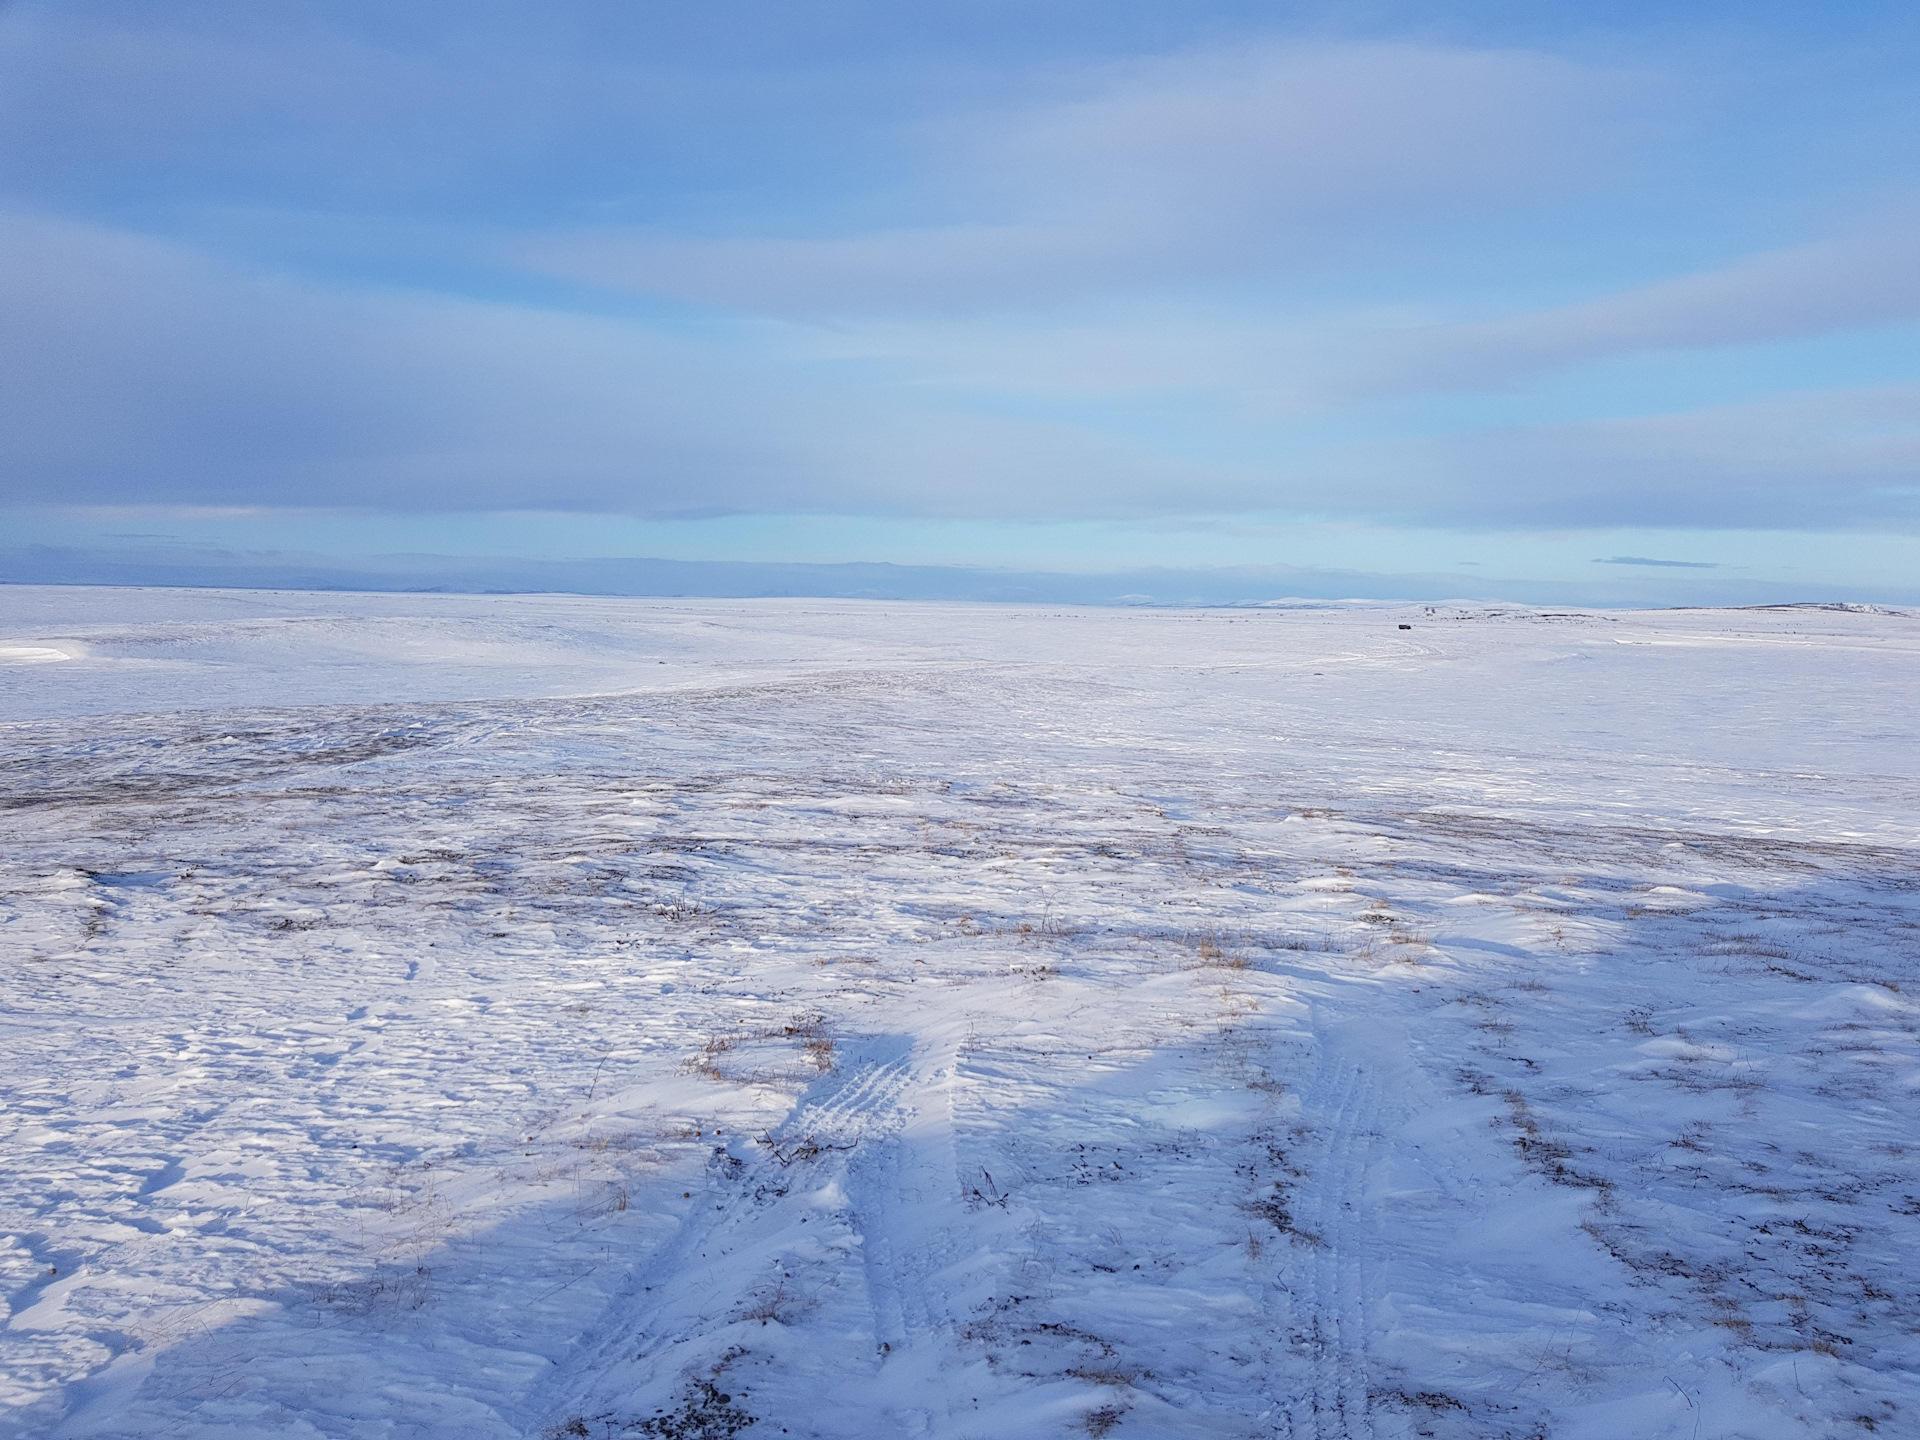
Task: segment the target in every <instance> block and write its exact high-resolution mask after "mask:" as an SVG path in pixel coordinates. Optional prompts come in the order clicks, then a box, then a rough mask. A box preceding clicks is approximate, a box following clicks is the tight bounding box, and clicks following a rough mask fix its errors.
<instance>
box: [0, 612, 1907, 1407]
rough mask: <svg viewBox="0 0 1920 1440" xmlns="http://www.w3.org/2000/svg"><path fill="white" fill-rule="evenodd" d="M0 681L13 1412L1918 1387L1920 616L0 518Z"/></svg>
mask: <svg viewBox="0 0 1920 1440" xmlns="http://www.w3.org/2000/svg"><path fill="white" fill-rule="evenodd" d="M1402 623H1405V624H1409V625H1411V626H1412V628H1411V629H1408V630H1402V629H1400V628H1398V627H1399V626H1400V625H1401V624H1402ZM0 687H3V689H0V748H3V751H4V753H3V754H0V763H4V766H5V777H6V778H5V786H4V805H5V807H6V808H5V809H4V812H3V813H4V816H5V827H6V828H5V834H6V843H5V846H4V849H3V850H0V874H3V875H4V880H3V882H0V937H3V938H4V965H5V968H4V985H5V990H4V998H3V1003H4V1010H3V1011H0V1026H3V1027H4V1028H3V1029H0V1100H3V1101H4V1112H3V1113H0V1137H3V1138H0V1146H3V1147H4V1148H3V1149H0V1277H3V1281H0V1283H3V1285H4V1291H3V1293H4V1295H5V1306H4V1307H0V1323H3V1324H4V1329H3V1330H0V1371H3V1372H4V1381H3V1382H0V1385H3V1387H4V1388H0V1402H4V1403H3V1404H0V1417H4V1418H0V1434H6V1435H11V1436H27V1435H32V1436H56V1437H82V1436H86V1437H96V1436H97V1437H107V1436H121V1437H136V1436H137V1437H142V1440H151V1437H162V1436H193V1437H259V1436H288V1437H311V1436H329V1437H335V1436H338V1437H400V1436H422V1437H442V1436H444V1437H459V1440H493V1437H539V1436H556V1437H568V1436H591V1437H618V1436H627V1437H633V1436H649V1437H669V1436H677V1437H683V1440H724V1437H731V1436H733V1435H735V1434H739V1435H741V1436H743V1437H745V1440H757V1437H762V1436H771V1435H789V1436H794V1437H802V1436H816V1437H826V1436H833V1437H891V1436H936V1437H954V1440H959V1437H980V1440H1007V1437H1048V1436H1083V1435H1085V1436H1096V1437H1097V1436H1103V1435H1113V1436H1116V1437H1126V1436H1135V1435H1137V1436H1169V1437H1171V1436H1196V1437H1197V1436H1212V1437H1243V1436H1245V1437H1251V1436H1275V1435H1281V1436H1293V1437H1321V1440H1360V1437H1402V1436H1427V1435H1431V1436H1443V1437H1445V1436H1451V1437H1476V1440H1483V1437H1539V1436H1553V1437H1562V1440H1572V1437H1591V1440H1623V1437H1634V1440H1657V1437H1676V1440H1726V1437H1750V1440H1761V1437H1776V1436H1777V1437H1806V1436H1857V1435H1864V1434H1868V1433H1880V1434H1892V1435H1909V1436H1911V1435H1920V1280H1917V1278H1916V1277H1917V1276H1920V1126H1917V1125H1916V1121H1915V1114H1916V1104H1917V1103H1920V1095H1916V1089H1917V1088H1920V1048H1917V1046H1916V1041H1917V1039H1920V884H1916V867H1915V862H1916V858H1920V734H1916V731H1920V618H1916V617H1913V616H1910V615H1904V614H1890V613H1869V612H1862V611H1840V610H1821V609H1789V610H1748V611H1705V610H1703V611H1668V612H1642V613H1599V612H1590V613H1546V612H1541V611H1538V610H1532V609H1525V608H1516V607H1474V606H1444V607H1437V608H1436V609H1435V610H1434V611H1432V612H1429V611H1428V610H1426V609H1425V608H1424V607H1414V608H1411V609H1400V610H1396V609H1383V608H1366V609H1352V610H1337V609H1317V610H1316V609H1295V610H1288V609H1268V610H1261V611H1249V610H1238V611H1219V610H1214V611H1205V612H1197V611H1166V610H1154V611H1119V610H1108V611H1060V610H1053V609H1047V610H1040V609H1033V610H1027V609H1019V608H1006V607H987V606H978V607H968V606H942V605H891V604H883V603H853V602H847V603H841V602H819V601H759V602H751V601H738V602H718V601H641V600H597V599H579V598H565V597H478V596H467V597H456V596H351V595H302V594H292V593H280V594H269V593H218V592H186V591H134V590H117V591H116V590H86V589H33V588H26V587H6V588H0Z"/></svg>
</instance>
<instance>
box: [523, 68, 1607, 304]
mask: <svg viewBox="0 0 1920 1440" xmlns="http://www.w3.org/2000/svg"><path fill="white" fill-rule="evenodd" d="M1074 88H1075V89H1077V90H1079V91H1081V92H1083V93H1080V94H1077V95H1075V96H1073V97H1071V98H1061V99H1057V100H1054V101H1051V102H1043V103H1038V104H1034V105H1030V106H1028V107H1025V108H1022V109H1017V110H1014V111H1011V112H1007V113H997V114H988V115H983V116H973V117H969V118H968V119H967V120H965V121H964V122H962V121H948V122H946V123H945V124H943V125H940V126H938V127H931V128H930V132H929V134H928V135H927V136H926V142H925V143H926V145H927V148H928V151H929V154H928V158H927V162H926V163H927V166H928V167H929V169H930V170H931V172H932V183H930V184H926V185H923V187H922V189H921V191H920V193H919V194H917V195H915V196H913V197H912V203H916V204H918V205H919V206H922V207H925V208H934V209H939V208H946V209H955V208H961V209H964V210H965V211H967V212H968V214H969V218H966V219H961V220H955V221H944V222H942V221H935V222H930V223H924V224H919V225H904V224H902V225H892V226H886V227H880V228H873V229H869V230H866V231H863V232H860V233H855V234H841V235H827V236H788V237H779V236H765V235H762V236H745V237H742V236H719V237H713V238H702V239H696V238H688V237H684V236H674V235H672V234H668V233H658V232H651V231H647V230H640V229H633V228H628V229H600V230H595V231H588V232H584V233H575V234H558V235H551V236H545V237H541V238H539V239H537V240H533V241H528V242H522V243H521V244H519V245H518V246H517V247H515V251H514V254H515V257H516V258H517V259H519V260H520V261H522V262H523V263H527V264H531V265H534V266H537V267H540V268H544V269H549V270H552V271H554V272H556V273H559V274H563V275H567V276H570V277H572V278H576V279H581V280H586V281H589V282H593V283H598V284H605V285H610V286H617V287H621V288H626V289H633V290H639V291H645V292H649V293H655V294H661V295H668V296H673V297H676V298H680V299H687V300H694V301H698V302H702V303H706V304H714V305H723V306H728V307H732V308H740V309H747V310H753V311H764V312H773V313H781V314H810V313H820V312H828V313H844V312H865V311H876V310H877V311H898V310H908V311H929V310H931V311H939V310H943V309H949V308H955V307H959V308H980V307H994V306H1005V305H1017V304H1033V303H1036V302H1057V301H1059V300H1061V299H1063V298H1067V297H1071V296H1075V295H1079V294H1083V293H1086V292H1089V291H1099V290H1103V289H1110V288H1114V287H1121V286H1141V285H1148V286H1151V285H1156V284H1160V285H1164V284H1181V283H1190V282H1192V281H1194V280H1196V279H1202V278H1206V277H1208V276H1213V275H1219V274H1223V273H1224V274H1233V273H1240V272H1245V271H1249V270H1251V271H1255V272H1258V271H1262V270H1270V269H1273V268H1274V267H1283V266H1286V265H1288V264H1290V263H1301V262H1312V261H1318V260H1324V259H1325V258H1326V254H1327V251H1328V247H1329V246H1330V245H1333V244H1335V243H1337V241H1338V240H1339V239H1340V237H1342V236H1345V235H1350V233H1351V232H1352V231H1354V230H1356V229H1359V230H1363V231H1364V230H1366V229H1367V228H1369V227H1370V226H1371V227H1375V228H1377V227H1378V226H1380V225H1381V224H1382V223H1383V222H1387V223H1391V222H1393V221H1394V220H1396V219H1397V218H1402V217H1404V216H1405V214H1406V212H1407V210H1408V208H1409V207H1415V206H1417V207H1420V209H1422V210H1423V211H1424V212H1425V219H1426V223H1429V224H1432V223H1437V222H1439V221H1441V220H1443V219H1444V218H1445V217H1446V216H1448V215H1454V216H1458V215H1460V214H1462V213H1463V212H1465V211H1466V210H1467V209H1468V208H1469V207H1471V206H1472V205H1473V204H1474V203H1475V202H1479V201H1485V200H1488V199H1498V198H1505V199H1512V198H1514V197H1515V196H1517V195H1520V194H1524V193H1527V192H1529V191H1536V190H1538V189H1540V188H1541V187H1551V186H1553V185H1555V184H1556V180H1555V176H1556V173H1557V172H1558V171H1559V170H1560V168H1561V167H1563V166H1564V165H1566V164H1567V162H1568V161H1569V160H1570V159H1572V158H1575V157H1574V156H1571V155H1570V154H1569V151H1570V150H1579V151H1583V152H1584V151H1597V150H1598V149H1599V148H1600V147H1597V146H1594V145H1592V144H1591V143H1590V142H1588V141H1586V140H1584V139H1583V138H1582V136H1583V134H1584V133H1585V131H1586V129H1587V125H1586V122H1587V121H1589V120H1590V119H1591V117H1592V115H1593V114H1594V112H1595V111H1596V110H1598V109H1600V108H1601V107H1602V106H1603V105H1604V104H1605V103H1607V102H1609V101H1617V100H1618V99H1619V96H1620V92H1622V91H1623V90H1624V89H1626V88H1628V82H1627V81H1626V80H1625V79H1624V78H1623V77H1616V76H1609V75H1607V74H1604V73H1602V72H1598V71H1594V70H1591V69H1586V68H1582V67H1579V66H1576V65H1573V64H1571V63H1569V62H1566V61H1562V60H1558V59H1555V58H1553V57H1549V56H1543V55H1537V54H1529V53H1526V52H1520V51H1513V52H1507V51H1491V52H1476V51H1466V50H1457V49H1444V48H1434V47H1419V46H1412V45H1346V46H1335V45H1318V46H1298V45H1279V44H1268V45H1261V46H1254V47H1249V48H1236V49H1233V50H1218V51H1206V52H1201V53H1197V54H1188V55H1182V56H1177V57H1172V58H1166V59H1159V60H1154V61H1149V62H1139V63H1135V64H1132V65H1126V66H1111V65H1108V66H1101V67H1098V68H1097V69H1095V70H1094V71H1093V72H1092V73H1091V75H1089V76H1086V77H1082V78H1080V79H1079V80H1078V83H1077V85H1076V86H1075V87H1074ZM1582 158H1591V157H1584V156H1583V157H1582ZM929 192H930V193H929ZM981 214H985V215H989V216H992V217H994V218H992V219H990V220H984V221H983V220H980V219H977V218H972V217H973V216H977V215H981Z"/></svg>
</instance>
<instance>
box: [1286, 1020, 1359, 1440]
mask: <svg viewBox="0 0 1920 1440" xmlns="http://www.w3.org/2000/svg"><path fill="white" fill-rule="evenodd" d="M1314 1094H1315V1099H1316V1101H1317V1102H1318V1103H1317V1105H1316V1107H1315V1108H1316V1109H1317V1110H1318V1111H1319V1112H1320V1114H1321V1115H1322V1116H1323V1117H1324V1118H1323V1120H1322V1129H1321V1133H1320V1155H1319V1157H1318V1159H1319V1163H1318V1165H1317V1166H1316V1167H1315V1173H1314V1174H1313V1175H1312V1177H1311V1179H1310V1181H1309V1183H1308V1185H1306V1186H1304V1187H1302V1189H1301V1190H1300V1191H1299V1192H1297V1193H1298V1197H1299V1199H1300V1201H1301V1202H1303V1203H1301V1204H1300V1205H1299V1207H1298V1208H1299V1210H1300V1212H1301V1214H1300V1216H1299V1220H1300V1222H1303V1223H1300V1225H1299V1228H1300V1229H1302V1230H1304V1231H1306V1232H1307V1233H1308V1235H1309V1236H1311V1237H1312V1238H1311V1239H1310V1240H1309V1242H1308V1244H1307V1246H1306V1247H1305V1255H1304V1257H1303V1258H1304V1263H1303V1264H1302V1265H1301V1266H1299V1267H1298V1270H1297V1271H1296V1274H1297V1275H1298V1278H1297V1280H1296V1281H1295V1284H1294V1286H1293V1288H1294V1290H1295V1294H1296V1296H1297V1297H1298V1298H1304V1299H1305V1300H1306V1301H1307V1303H1308V1305H1309V1306H1310V1311H1309V1314H1308V1315H1306V1316H1304V1317H1300V1316H1298V1315H1297V1314H1296V1319H1295V1322H1294V1323H1295V1335H1296V1343H1301V1344H1303V1345H1304V1348H1305V1350H1306V1354H1307V1359H1308V1361H1309V1364H1310V1373H1309V1378H1308V1380H1307V1383H1306V1385H1305V1387H1304V1388H1303V1390H1302V1393H1301V1394H1299V1395H1298V1396H1296V1397H1295V1399H1294V1402H1293V1406H1292V1410H1291V1413H1290V1414H1289V1416H1288V1421H1289V1426H1290V1431H1289V1433H1290V1434H1291V1435H1292V1436H1293V1437H1294V1440H1369V1437H1371V1436H1372V1434H1373V1422H1372V1417H1371V1409H1372V1407H1371V1403H1370V1401H1369V1398H1368V1366H1367V1341H1368V1329H1369V1323H1370V1313H1369V1312H1370V1306H1369V1303H1368V1302H1369V1294H1368V1285H1369V1280H1370V1274H1369V1272H1370V1269H1371V1266H1370V1264H1369V1255H1368V1250H1369V1248H1370V1244H1371V1241H1372V1239H1373V1236H1372V1235H1371V1234H1370V1233H1369V1231H1370V1230H1371V1228H1372V1227H1371V1224H1370V1222H1369V1220H1368V1216H1367V1210H1366V1204H1365V1200H1366V1188H1367V1174H1368V1170H1369V1167H1370V1166H1371V1164H1372V1162H1373V1159H1374V1157H1375V1156H1376V1154H1377V1153H1378V1150H1379V1147H1380V1126H1379V1119H1380V1109H1381V1107H1380V1101H1379V1095H1378V1091H1377V1089H1376V1087H1375V1085H1374V1082H1373V1080H1372V1078H1371V1077H1370V1076H1369V1075H1368V1074H1367V1072H1366V1070H1365V1069H1364V1068H1362V1067H1360V1066H1356V1065H1351V1064H1347V1063H1345V1062H1343V1061H1341V1060H1339V1059H1337V1058H1334V1057H1331V1056H1325V1055H1323V1058H1322V1060H1321V1064H1320V1068H1319V1074H1318V1076H1317V1077H1316V1080H1315V1084H1314ZM1303 1319H1304V1322H1305V1323H1304V1325H1302V1323H1301V1321H1302V1320H1303Z"/></svg>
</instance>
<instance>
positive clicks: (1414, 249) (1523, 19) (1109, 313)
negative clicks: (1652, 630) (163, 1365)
mask: <svg viewBox="0 0 1920 1440" xmlns="http://www.w3.org/2000/svg"><path fill="white" fill-rule="evenodd" d="M1916 80H1920V15H1917V14H1916V13H1915V12H1914V11H1913V9H1912V7H1910V6H1896V5H1892V4H1885V3H1875V4H1867V3H1860V4H1845V3H1839V4H1832V5H1825V6H1821V7H1811V6H1807V5H1804V4H1793V5H1788V4H1766V3H1760V4H1740V5H1735V4H1728V3H1703V4H1696V5H1689V6H1686V7H1674V6H1670V5H1653V4H1641V3H1625V4H1608V5H1601V4H1592V3H1569V4H1560V5H1554V6H1538V5H1531V6H1527V5H1520V4H1501V3H1443V4H1439V5H1431V4H1429V5H1413V4H1405V3H1370V4H1337V3H1328V4H1314V5H1277V4H1254V3H1247V0H1211V3H1205V0H1203V3H1187V4H1180V5H1172V4H1145V3H1127V0H1109V3H1104V4H1094V3H1091V0H1084V3H1083V0H1056V3H1049V0H1030V3H1026V4H1022V5H1018V6H1016V5H1011V4H1005V3H997V0H976V3H971V4H951V3H949V4H939V3H933V4H926V5H919V6H911V7H908V6H898V5H882V4H877V3H853V0H849V3H817V0H800V3H788V4H785V5H776V4H773V3H770V0H749V3H740V4H732V5H724V6H713V7H704V8H702V9H700V10H698V11H695V10H693V9H691V8H688V7H670V6H667V5H664V4H648V3H637V0H627V3H611V0H591V3H589V0H561V3H547V4H540V5H535V4H531V3H507V0H497V3H480V4H468V5H462V6H452V5H446V4H440V3H424V0H423V3H416V4H410V5H406V6H400V7H394V6H385V5H375V4H372V3H364V0H346V3H335V4H329V5H320V4H290V3H272V0H268V3H250V4H242V3H234V0H229V3H199V0H182V3H159V4H155V3H144V4H133V3H100V0H72V3H63V4H54V3H44V0H41V3H36V0H13V3H7V4H0V506H3V507H4V511H3V513H0V520H4V522H5V526H6V529H7V531H8V533H9V534H10V535H11V536H12V545H13V546H15V547H17V546H24V545H34V544H38V545H46V546H54V547H62V546H66V547H75V548H76V549H80V550H94V551H102V550H112V551H116V552H126V553H129V554H137V553H139V552H141V551H142V550H143V548H145V549H152V548H170V549H174V550H178V549H180V548H181V547H187V548H192V547H208V548H218V549H227V550H238V551H249V552H288V553H294V552H298V553H303V554H307V553H311V554H318V555H326V556H331V557H337V558H341V559H352V558H353V557H356V556H371V555H383V554H392V553H396V552H434V553H442V554H471V555H506V556H520V557H523V558H568V557H588V556H596V557H597V556H607V555H635V556H638V555H652V556H663V557H666V558H684V559H734V560H748V561H755V560H760V561H815V562H838V561H850V560H889V561H896V562H899V563H906V564H961V565H988V566H1016V567H1023V568H1031V569H1051V570H1061V571H1078V572H1087V571H1093V570H1101V569H1122V568H1138V567H1140V566H1152V565H1167V566H1178V567H1206V566H1209V565H1222V566H1260V565H1273V566H1293V567H1321V568H1326V569H1337V570H1342V571H1354V572H1367V573H1370V574H1373V575H1375V576H1376V577H1377V580H1378V586H1377V588H1378V589H1379V593H1382V594H1392V593H1395V592H1394V588H1393V585H1394V576H1395V575H1403V574H1416V573H1417V574H1428V575H1430V574H1434V573H1439V572H1446V573H1457V574H1462V575H1475V576H1485V577H1487V583H1488V585H1489V587H1492V588H1496V589H1497V586H1498V583H1499V581H1500V579H1501V578H1503V577H1506V578H1511V579H1514V580H1516V581H1517V580H1555V581H1568V582H1575V581H1579V580H1581V579H1582V577H1585V578H1586V579H1597V577H1599V576H1601V574H1602V572H1605V575H1606V577H1607V578H1608V579H1609V580H1610V581H1611V580H1613V579H1616V578H1617V577H1618V576H1619V574H1620V573H1621V572H1622V571H1623V570H1631V571H1633V572H1634V573H1635V574H1636V575H1638V576H1639V577H1640V580H1641V581H1642V582H1643V583H1644V589H1645V593H1646V594H1647V596H1648V597H1650V598H1652V599H1658V598H1659V597H1660V596H1662V595H1671V596H1677V597H1685V596H1687V595H1691V594H1694V593H1696V592H1698V588H1699V585H1700V584H1704V583H1705V582H1706V580H1707V579H1708V578H1709V577H1727V576H1738V577H1740V578H1741V579H1742V580H1743V581H1753V582H1756V583H1758V582H1765V583H1768V584H1777V585H1780V586H1785V587H1788V588H1789V589H1791V588H1792V587H1794V586H1804V587H1807V588H1808V591H1809V597H1810V598H1817V597H1815V596H1814V593H1813V592H1815V591H1818V590H1819V589H1821V588H1822V587H1826V588H1829V589H1834V590H1846V591H1848V592H1849V593H1853V594H1864V593H1872V592H1884V593H1885V594H1887V596H1888V597H1889V598H1894V599H1908V598H1916V597H1920V225H1917V224H1916V221H1920V123H1916V122H1920V84H1916V83H1915V82H1916ZM8 548H9V547H8V545H7V543H6V542H0V551H4V550H6V549H8ZM1652 562H1661V563H1658V564H1656V563H1652ZM4 578H6V577H5V576H4V574H0V579H4Z"/></svg>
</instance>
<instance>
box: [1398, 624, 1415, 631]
mask: <svg viewBox="0 0 1920 1440" xmlns="http://www.w3.org/2000/svg"><path fill="white" fill-rule="evenodd" d="M1400 628H1401V629H1402V630H1411V629H1412V628H1413V627H1412V626H1411V625H1402V626H1401V627H1400Z"/></svg>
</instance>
